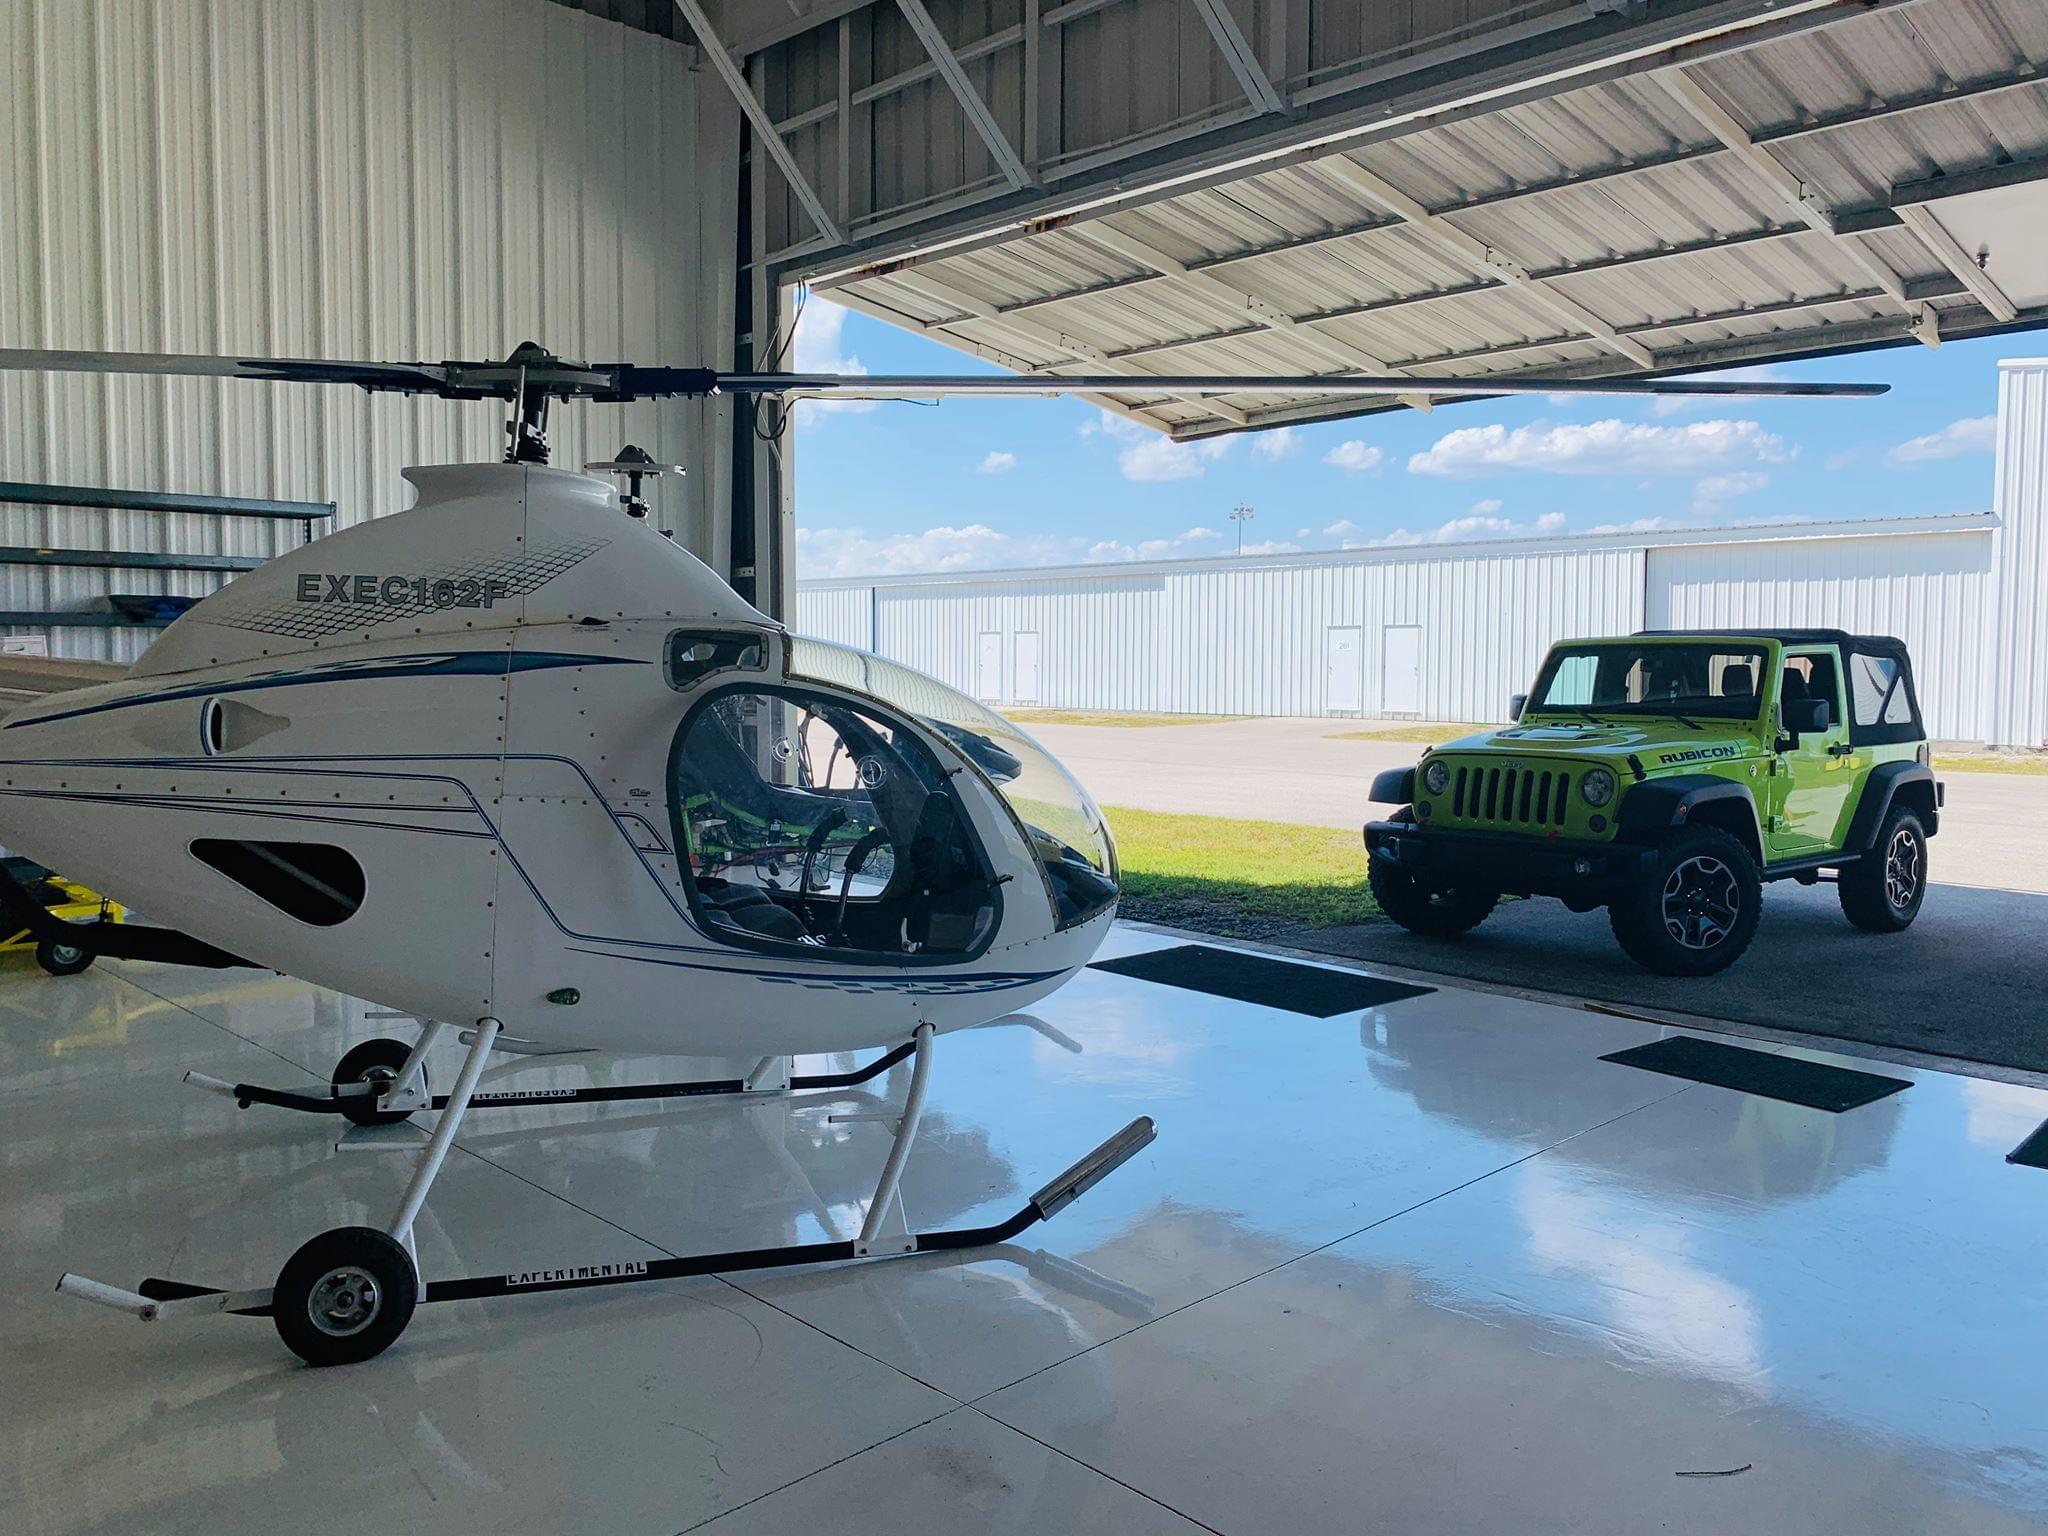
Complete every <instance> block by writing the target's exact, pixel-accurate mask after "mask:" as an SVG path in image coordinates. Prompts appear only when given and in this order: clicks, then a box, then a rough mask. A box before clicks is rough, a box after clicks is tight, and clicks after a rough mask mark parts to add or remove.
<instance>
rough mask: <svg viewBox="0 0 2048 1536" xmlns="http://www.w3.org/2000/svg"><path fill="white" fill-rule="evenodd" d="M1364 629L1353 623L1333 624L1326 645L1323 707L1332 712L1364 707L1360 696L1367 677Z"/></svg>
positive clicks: (1344, 713)
mask: <svg viewBox="0 0 2048 1536" xmlns="http://www.w3.org/2000/svg"><path fill="white" fill-rule="evenodd" d="M1363 635H1364V631H1362V630H1360V629H1357V628H1355V627H1351V626H1333V627H1332V628H1331V630H1330V636H1329V644H1328V645H1326V646H1325V647H1324V652H1323V654H1324V660H1323V710H1324V712H1325V713H1326V714H1332V715H1355V714H1357V713H1358V712H1359V710H1360V709H1361V708H1363V706H1364V701H1363V700H1362V699H1361V698H1360V697H1359V683H1360V681H1361V680H1362V678H1363V675H1364V674H1363V672H1362V671H1361V658H1362V656H1363V653H1364V644H1363Z"/></svg>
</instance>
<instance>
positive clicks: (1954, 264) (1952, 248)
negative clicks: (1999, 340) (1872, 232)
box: [1896, 203, 2020, 320]
mask: <svg viewBox="0 0 2048 1536" xmlns="http://www.w3.org/2000/svg"><path fill="white" fill-rule="evenodd" d="M1896 212H1897V213H1898V215H1899V218H1900V219H1901V220H1902V221H1903V222H1904V224H1905V226H1906V228H1908V229H1910V230H1911V231H1912V232H1913V235H1914V237H1915V238H1916V239H1917V240H1919V242H1920V243H1921V244H1922V245H1924V246H1925V247H1927V249H1928V250H1929V251H1931V252H1933V253H1934V257H1935V259H1936V260H1937V261H1939V262H1940V263H1941V264H1942V265H1943V266H1944V267H1947V268H1948V269H1949V271H1951V272H1953V273H1954V274H1955V275H1956V277H1957V279H1958V280H1959V281H1960V282H1961V283H1962V285H1963V286H1964V287H1965V288H1967V289H1969V290H1970V292H1971V293H1973V294H1975V295H1976V296H1977V302H1978V303H1979V304H1982V305H1983V306H1984V307H1985V308H1986V309H1988V310H1989V311H1990V312H1991V313H1992V314H1994V315H1996V316H1998V318H1999V319H2001V320H2012V319H2015V318H2017V317H2018V315H2019V312H2020V311H2019V306H2018V305H2017V304H2015V303H2013V301H2012V300H2011V299H2010V298H2008V297H2006V293H2005V290H2004V289H2003V288H2000V287H1999V286H1998V284H1997V283H1995V282H1993V281H1992V280H1991V274H1990V273H1989V272H1986V271H1985V270H1984V269H1983V268H1981V267H1979V266H1978V265H1977V263H1976V262H1975V261H1974V260H1973V259H1972V258H1971V256H1970V253H1969V252H1967V251H1965V250H1964V249H1963V248H1962V247H1961V246H1960V245H1958V244H1956V237H1955V236H1954V235H1952V234H1950V233H1949V232H1948V230H1947V229H1946V228H1945V227H1943V225H1942V222H1941V220H1939V219H1937V218H1936V217H1935V216H1934V210H1933V209H1931V208H1929V207H1928V206H1927V205H1926V204H1925V203H1907V204H1906V205H1904V206H1903V207H1901V208H1899V209H1897V210H1896Z"/></svg>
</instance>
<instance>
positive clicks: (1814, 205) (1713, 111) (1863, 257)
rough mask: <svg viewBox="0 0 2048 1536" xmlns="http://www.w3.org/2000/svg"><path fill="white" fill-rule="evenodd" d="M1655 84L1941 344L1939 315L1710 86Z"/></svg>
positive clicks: (1688, 80)
mask: <svg viewBox="0 0 2048 1536" xmlns="http://www.w3.org/2000/svg"><path fill="white" fill-rule="evenodd" d="M1650 78H1651V79H1653V80H1655V81H1656V82H1657V83H1658V84H1659V85H1661V86H1663V87H1664V89H1665V91H1666V92H1667V93H1669V95H1670V96H1671V98H1672V99H1673V100H1674V101H1676V102H1677V103H1678V104H1679V105H1680V106H1682V107H1684V108H1685V110H1686V111H1687V112H1689V113H1691V114H1692V115H1693V117H1694V118H1695V119H1697V120H1698V121H1699V123H1700V124H1701V125H1702V126H1703V127H1705V128H1706V129H1707V131H1708V132H1710V133H1712V134H1713V135H1714V137H1716V138H1717V139H1719V140H1720V141H1721V142H1722V143H1723V144H1725V145H1727V146H1728V149H1729V152H1730V153H1732V154H1733V155H1734V156H1735V158H1736V159H1738V160H1740V161H1741V162H1742V163H1743V164H1744V165H1746V166H1748V167H1749V168H1750V170H1752V171H1753V172H1755V173H1756V175H1757V176H1758V177H1759V178H1760V179H1761V180H1763V181H1764V182H1765V183H1767V184H1768V185H1769V186H1770V188H1771V190H1772V191H1774V192H1775V193H1776V194H1777V195H1778V198H1779V200H1780V201H1782V202H1783V203H1784V204H1785V206H1786V207H1787V208H1789V209H1791V210H1792V212H1794V213H1795V214H1797V215H1798V216H1799V217H1800V218H1802V219H1804V220H1805V221H1806V223H1807V224H1808V225H1809V226H1810V227H1811V228H1812V229H1814V230H1815V231H1816V232H1817V233H1819V234H1822V235H1825V236H1827V238H1828V239H1829V240H1830V241H1832V242H1833V243H1834V246H1835V249H1836V250H1838V251H1840V252H1841V253H1842V254H1843V255H1844V256H1846V257H1848V258H1849V260H1851V261H1853V262H1854V263H1855V264H1856V265H1857V266H1859V267H1861V268H1862V269H1863V270H1864V271H1865V272H1867V273H1869V274H1870V277H1871V280H1872V281H1873V282H1875V283H1876V284H1877V286H1878V287H1879V288H1882V289H1883V290H1884V291H1885V293H1886V294H1887V295H1888V296H1889V297H1890V299H1891V301H1892V302H1893V303H1894V304H1896V305H1898V306H1899V308H1900V309H1902V310H1904V311H1905V312H1906V314H1907V315H1908V316H1909V317H1910V318H1911V319H1912V320H1913V322H1914V324H1915V326H1916V327H1917V328H1918V330H1919V335H1920V338H1921V340H1923V341H1925V342H1926V343H1927V344H1928V345H1929V346H1939V345H1940V344H1941V331H1940V327H1939V324H1938V323H1937V321H1936V319H1935V315H1934V312H1933V311H1932V310H1930V309H1929V308H1928V307H1927V306H1926V305H1924V304H1916V303H1914V302H1913V300H1911V299H1909V298H1907V297H1906V284H1905V280H1904V279H1903V278H1901V277H1900V276H1899V274H1898V273H1896V272H1894V271H1893V270H1892V269H1891V268H1890V267H1888V266H1886V265H1885V264H1884V263H1883V262H1882V261H1880V260H1878V258H1877V257H1876V256H1875V255H1873V254H1872V253H1871V252H1870V251H1869V250H1868V249H1866V248H1865V246H1864V244H1863V242H1862V241H1861V240H1859V239H1857V238H1856V236H1854V235H1849V234H1844V233H1843V232H1842V230H1841V228H1840V226H1839V225H1838V224H1837V222H1836V219H1835V211H1834V209H1832V208H1830V207H1828V206H1827V204H1826V203H1824V202H1823V201H1822V200H1821V199H1820V198H1819V197H1818V196H1817V195H1816V194H1815V193H1814V192H1813V190H1812V189H1811V188H1810V187H1809V186H1808V185H1807V184H1806V182H1805V181H1803V180H1802V179H1800V177H1799V176H1797V175H1796V174H1794V173H1793V172H1792V171H1791V170H1790V169H1788V168H1787V167H1786V166H1785V164H1784V162H1783V161H1781V160H1779V159H1778V157H1777V156H1776V155H1774V154H1772V153H1771V152H1770V150H1769V149H1767V148H1766V147H1764V146H1763V145H1761V144H1759V143H1758V142H1757V141H1756V135H1755V134H1754V133H1753V132H1752V131H1751V130H1750V129H1749V128H1746V127H1744V126H1743V124H1742V123H1741V122H1740V121H1739V120H1738V119H1737V118H1736V116H1735V114H1734V113H1732V112H1730V111H1729V110H1728V109H1727V108H1726V107H1724V106H1723V105H1721V103H1720V101H1719V100H1718V99H1717V98H1716V97H1715V96H1714V95H1713V94H1712V93H1710V92H1709V91H1708V90H1707V88H1706V87H1705V86H1703V85H1701V84H1700V83H1699V81H1697V80H1695V79H1693V77H1692V76H1691V75H1689V74H1687V73H1686V72H1685V71H1684V70H1683V69H1665V70H1659V71H1657V72H1655V73H1654V74H1652V75H1651V77H1650Z"/></svg>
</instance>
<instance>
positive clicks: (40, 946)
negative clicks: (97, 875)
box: [0, 858, 128, 976]
mask: <svg viewBox="0 0 2048 1536" xmlns="http://www.w3.org/2000/svg"><path fill="white" fill-rule="evenodd" d="M0 864H4V865H5V866H6V869H7V873H8V874H10V875H12V876H13V877H14V878H15V879H16V880H18V881H20V882H21V884H22V886H23V887H24V888H25V889H26V890H27V891H28V893H29V895H30V896H32V897H33V898H34V899H35V900H37V901H39V902H41V903H42V906H43V909H44V910H45V911H47V912H48V913H49V914H50V916H52V917H56V918H62V919H63V920H64V921H65V922H67V923H87V922H94V921H98V922H105V923H120V922H126V921H127V920H128V914H127V912H126V911H125V910H123V908H122V907H121V905H120V903H119V902H114V901H109V900H108V899H107V898H106V897H104V896H102V895H101V894H100V893H99V892H98V891H93V890H88V889H86V887H84V886H82V885H80V884H79V883H78V882H77V881H75V880H66V879H65V878H64V877H63V876H62V875H56V874H52V873H51V872H50V871H49V870H47V869H45V868H43V866H42V865H40V864H38V863H36V862H35V861H34V860H32V859H21V858H8V859H4V860H0ZM17 922H19V919H18V918H17V917H16V916H15V915H14V914H13V913H12V912H10V911H8V910H7V909H6V908H5V907H0V930H8V931H10V932H11V937H9V938H8V939H7V940H6V941H5V942H4V943H0V951H14V950H23V949H30V950H34V951H35V956H36V964H37V965H40V966H41V967H42V968H43V969H44V970H46V971H48V972H49V973H50V974H51V975H52V976H76V975H77V974H78V973H79V972H80V971H82V970H84V969H85V968H86V967H87V966H89V965H91V964H92V962H93V959H94V955H93V952H92V951H91V950H89V949H87V948H85V947H84V946H83V945H78V944H63V943H59V942H57V941H56V940H54V939H38V938H37V937H36V936H35V935H34V934H33V933H31V932H30V931H29V930H28V929H26V928H18V927H16V926H15V925H16V923H17Z"/></svg>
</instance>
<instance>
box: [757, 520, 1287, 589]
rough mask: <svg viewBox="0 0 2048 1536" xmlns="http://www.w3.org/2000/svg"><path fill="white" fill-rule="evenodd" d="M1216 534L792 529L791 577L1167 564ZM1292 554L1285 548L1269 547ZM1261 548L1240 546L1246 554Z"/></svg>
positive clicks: (1204, 546)
mask: <svg viewBox="0 0 2048 1536" xmlns="http://www.w3.org/2000/svg"><path fill="white" fill-rule="evenodd" d="M1222 537H1223V536H1222V535H1221V534H1219V533H1218V532H1217V531H1216V530H1215V529H1213V528H1190V529H1188V530H1187V532H1185V533H1183V534H1181V535H1179V536H1178V537H1176V538H1171V539H1144V540H1141V541H1139V542H1138V543H1136V544H1127V543H1124V542H1123V541H1121V540H1118V539H1100V540H1089V539H1085V538H1062V537H1059V536H1057V535H1054V534H1026V535H1022V536H1019V535H1016V534H1010V533H1002V532H999V531H998V530H996V529H994V528H991V527H989V526H988V525H987V524H986V523H968V524H966V525H965V526H963V527H958V528H954V527H939V528H927V529H926V530H925V531H924V532H922V533H891V534H882V535H869V534H867V533H865V532H863V531H862V530H860V529H858V528H806V527H801V526H799V527H798V529H797V531H796V562H797V574H798V575H799V576H800V577H802V578H811V577H825V576H913V575H917V574H920V573H922V572H927V571H980V570H998V569H1004V568H1014V567H1018V566H1034V565H1078V564H1083V563H1087V562H1109V561H1117V560H1171V559H1176V558H1180V557H1184V556H1190V555H1213V554H1216V553H1217V552H1218V551H1217V549H1216V545H1217V543H1218V541H1220V540H1221V538H1222ZM1275 547H1279V548H1287V549H1292V548H1294V547H1295V546H1293V545H1284V546H1275ZM1263 552H1265V551H1264V549H1262V548H1259V547H1255V546H1252V545H1247V546H1245V553H1246V554H1254V553H1263Z"/></svg>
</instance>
